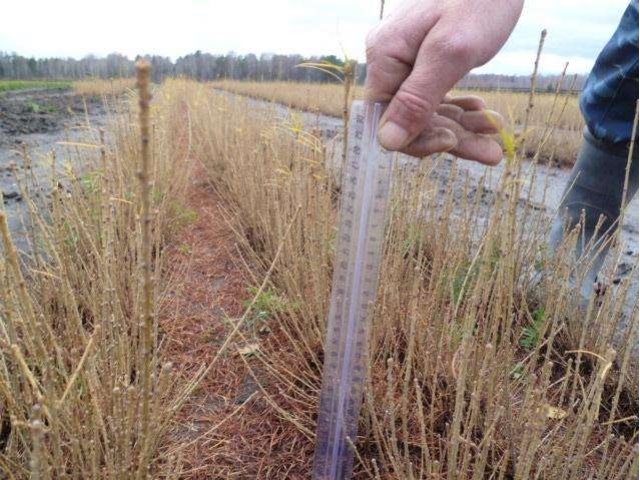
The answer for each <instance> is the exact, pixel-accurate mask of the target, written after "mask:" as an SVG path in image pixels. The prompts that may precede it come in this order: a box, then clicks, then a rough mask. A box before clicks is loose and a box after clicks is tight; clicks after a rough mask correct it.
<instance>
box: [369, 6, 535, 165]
mask: <svg viewBox="0 0 640 480" xmlns="http://www.w3.org/2000/svg"><path fill="white" fill-rule="evenodd" d="M522 4H523V0H410V1H407V2H405V3H404V4H403V5H402V6H400V7H399V8H398V9H397V10H396V11H394V12H393V13H392V14H391V15H390V16H389V17H388V18H387V19H386V20H385V21H384V22H383V23H382V24H380V25H379V26H378V27H377V28H375V29H374V30H373V31H372V32H371V33H370V34H369V36H368V37H367V79H366V83H365V86H366V97H367V99H369V100H372V101H382V102H390V104H389V107H388V108H387V110H386V112H385V114H384V116H383V118H382V122H381V128H380V131H379V134H378V138H379V140H380V143H381V144H382V145H383V146H384V147H385V148H387V149H389V150H398V151H402V152H405V153H408V154H410V155H414V156H425V155H429V154H431V153H435V152H438V151H451V152H452V153H455V154H456V155H458V156H460V157H462V158H468V159H472V160H477V161H479V162H482V163H486V164H492V165H493V164H497V163H499V162H500V160H501V158H502V150H501V148H500V146H499V145H498V144H497V143H496V142H495V141H494V140H493V139H491V138H490V137H486V136H485V135H484V134H487V133H495V132H496V131H497V130H498V129H499V127H500V122H501V117H500V116H499V115H498V114H497V113H495V112H491V111H487V110H485V108H486V106H485V104H484V102H483V101H482V99H480V98H478V97H459V98H450V97H445V95H446V94H447V92H449V90H451V88H452V87H453V86H454V85H455V84H456V83H457V82H458V81H459V80H460V79H461V78H462V77H463V76H464V75H465V74H467V73H468V72H469V71H470V70H471V69H472V68H475V67H478V66H480V65H482V64H484V63H486V62H488V61H489V60H490V59H491V58H493V56H495V54H496V53H497V52H498V50H499V49H500V48H501V47H502V45H503V44H504V43H505V42H506V40H507V38H508V37H509V35H510V34H511V32H512V30H513V28H514V26H515V24H516V22H517V20H518V18H519V16H520V12H521V11H522ZM481 118H482V119H481Z"/></svg>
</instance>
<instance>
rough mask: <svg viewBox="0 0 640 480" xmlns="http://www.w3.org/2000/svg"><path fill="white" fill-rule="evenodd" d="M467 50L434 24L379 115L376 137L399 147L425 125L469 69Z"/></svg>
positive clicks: (458, 40)
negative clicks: (402, 80) (411, 67)
mask: <svg viewBox="0 0 640 480" xmlns="http://www.w3.org/2000/svg"><path fill="white" fill-rule="evenodd" d="M470 50H471V45H467V44H466V42H464V41H463V40H462V39H456V37H452V36H451V35H450V36H449V37H448V38H446V39H445V37H442V36H441V35H439V34H438V32H437V26H436V27H435V28H434V29H433V30H432V31H431V32H429V34H428V35H427V37H426V38H425V40H424V42H423V44H422V45H421V46H420V50H419V51H418V55H417V57H416V61H415V64H414V66H413V69H412V70H411V73H410V74H409V76H408V77H407V78H406V80H404V82H403V83H402V84H401V85H400V88H399V89H398V91H397V92H396V93H395V95H394V96H393V99H392V100H391V103H390V104H389V107H388V108H387V110H386V112H385V114H384V116H383V118H382V121H381V125H382V126H381V128H380V131H379V133H378V140H379V141H380V144H381V145H382V146H383V147H385V148H387V149H388V150H402V149H403V148H405V147H407V146H408V145H409V143H411V142H412V141H413V140H414V139H415V138H416V137H417V136H418V135H420V133H421V132H423V131H424V130H425V129H426V128H428V126H429V121H430V120H431V118H432V116H433V114H434V113H435V112H436V109H437V108H438V106H439V105H440V103H441V101H442V99H443V97H444V96H445V94H446V93H447V92H448V91H449V90H450V89H451V88H452V87H453V86H454V85H455V84H456V83H457V82H458V81H459V80H460V79H461V78H462V77H463V76H464V75H465V74H466V73H467V72H468V71H469V70H470V69H471V67H472V62H471V55H472V52H471V51H470Z"/></svg>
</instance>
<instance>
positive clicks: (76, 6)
mask: <svg viewBox="0 0 640 480" xmlns="http://www.w3.org/2000/svg"><path fill="white" fill-rule="evenodd" d="M3 3H4V5H2V9H1V10H2V26H1V27H0V51H6V52H17V53H19V54H22V55H28V56H36V57H44V56H72V57H77V58H79V57H82V56H84V55H86V54H89V53H93V54H96V55H106V54H108V53H111V52H120V53H124V54H126V55H128V56H129V57H133V56H135V55H136V54H137V53H153V54H159V55H165V56H169V57H172V58H173V59H175V58H176V57H178V56H180V55H184V54H186V53H190V52H193V51H195V50H202V51H205V52H210V53H227V52H229V51H235V52H237V53H243V54H244V53H257V54H260V53H266V52H271V53H300V54H302V55H314V54H331V53H334V54H337V55H342V54H343V52H344V53H346V54H347V55H349V56H350V57H351V58H358V59H359V60H364V48H363V43H364V37H365V35H366V33H367V31H368V30H369V29H370V28H371V27H372V26H373V25H375V24H376V22H377V16H378V10H379V0H228V1H225V0H155V1H148V0H106V1H105V0H100V1H97V0H55V1H52V0H38V1H36V0H18V1H9V0H3ZM398 3H399V0H387V1H386V5H387V6H386V9H387V11H390V9H392V8H393V7H394V5H396V4H398ZM627 3H628V0H526V1H525V10H524V13H523V15H522V17H521V19H520V23H519V24H518V26H517V27H516V30H515V32H514V33H513V35H512V37H511V39H510V40H509V42H508V43H507V45H506V46H505V48H504V49H503V50H502V52H501V53H500V54H499V55H498V56H497V57H496V58H495V59H494V60H492V61H491V62H490V63H489V64H487V65H485V66H484V67H482V68H481V69H480V71H481V72H485V73H505V74H526V73H529V72H530V71H531V69H532V64H533V59H534V56H535V50H536V47H537V43H538V37H539V33H540V30H541V29H542V28H547V30H548V32H549V35H548V37H547V44H546V47H545V52H546V53H545V56H544V58H543V60H542V65H541V68H542V72H543V73H557V72H559V71H560V70H561V69H562V65H563V64H564V62H565V61H569V62H570V67H569V70H570V72H571V73H584V72H588V71H589V69H590V67H591V65H592V64H593V61H594V60H595V57H596V56H597V54H598V52H599V51H600V49H601V48H602V46H603V45H604V44H605V43H606V42H607V40H608V39H609V37H610V36H611V34H612V33H613V31H614V30H615V28H616V26H617V24H618V21H619V19H620V16H621V15H622V12H623V11H624V9H625V7H626V5H627Z"/></svg>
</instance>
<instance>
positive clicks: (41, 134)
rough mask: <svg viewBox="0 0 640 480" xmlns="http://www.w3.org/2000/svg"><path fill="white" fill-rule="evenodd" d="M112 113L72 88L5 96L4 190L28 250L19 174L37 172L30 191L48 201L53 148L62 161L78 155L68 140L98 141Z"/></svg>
mask: <svg viewBox="0 0 640 480" xmlns="http://www.w3.org/2000/svg"><path fill="white" fill-rule="evenodd" d="M106 123H107V115H106V111H105V107H104V104H103V102H102V99H100V98H97V97H86V98H85V97H81V96H78V95H75V94H74V93H73V92H72V91H70V90H26V91H25V90H21V91H16V92H6V93H4V94H2V95H0V192H1V193H2V197H3V203H4V208H5V210H6V211H7V214H8V215H7V216H8V221H9V228H10V229H11V231H12V233H13V236H14V241H15V242H16V245H17V247H18V248H19V249H20V250H23V251H27V250H28V249H29V245H28V243H27V240H26V233H25V231H26V228H25V223H26V218H25V217H26V207H25V205H24V202H23V201H22V200H23V198H22V191H21V188H20V184H19V182H18V178H25V177H32V178H35V179H37V180H38V183H40V186H41V188H40V189H39V191H36V192H31V193H32V194H33V196H34V197H35V198H34V199H35V200H36V201H38V200H42V201H46V200H47V198H48V196H49V193H50V189H49V188H48V187H47V186H48V185H49V183H48V182H47V181H46V178H47V177H48V176H49V173H50V171H51V158H52V153H55V156H56V158H57V161H58V164H59V166H62V165H63V164H64V163H65V162H67V161H69V160H70V159H71V158H74V155H73V153H75V152H74V148H76V147H72V146H70V145H68V143H69V142H81V143H96V142H97V141H98V138H99V137H98V128H100V127H103V126H105V125H106Z"/></svg>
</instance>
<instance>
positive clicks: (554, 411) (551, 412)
mask: <svg viewBox="0 0 640 480" xmlns="http://www.w3.org/2000/svg"><path fill="white" fill-rule="evenodd" d="M544 409H545V410H546V412H547V418H553V419H554V420H562V419H563V418H564V417H566V416H567V412H566V411H565V410H563V409H561V408H557V407H552V406H551V405H545V406H544Z"/></svg>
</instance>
